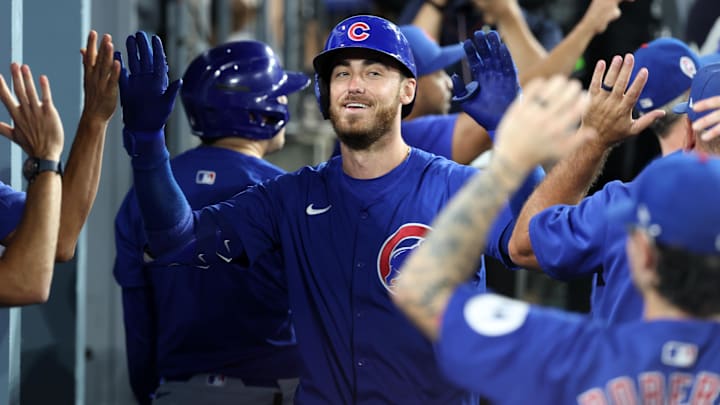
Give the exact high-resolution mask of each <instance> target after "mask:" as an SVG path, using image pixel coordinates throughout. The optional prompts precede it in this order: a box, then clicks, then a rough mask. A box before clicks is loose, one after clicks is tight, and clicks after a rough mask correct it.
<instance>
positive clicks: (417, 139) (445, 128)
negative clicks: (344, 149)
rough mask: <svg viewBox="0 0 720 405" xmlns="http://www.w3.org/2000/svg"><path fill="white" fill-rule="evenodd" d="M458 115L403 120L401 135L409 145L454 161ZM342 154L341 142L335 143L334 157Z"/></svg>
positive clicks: (428, 116) (427, 116)
mask: <svg viewBox="0 0 720 405" xmlns="http://www.w3.org/2000/svg"><path fill="white" fill-rule="evenodd" d="M457 119H458V114H449V115H426V116H423V117H418V118H413V119H411V120H403V121H402V123H401V125H402V126H401V131H400V132H401V133H402V137H403V140H404V141H405V143H407V144H408V145H410V146H412V147H414V148H418V149H422V150H424V151H425V152H430V153H433V154H435V155H438V156H442V157H444V158H447V159H451V160H452V144H453V133H454V132H455V123H456V122H457ZM339 154H340V142H338V141H335V147H334V149H333V153H332V156H338V155H339Z"/></svg>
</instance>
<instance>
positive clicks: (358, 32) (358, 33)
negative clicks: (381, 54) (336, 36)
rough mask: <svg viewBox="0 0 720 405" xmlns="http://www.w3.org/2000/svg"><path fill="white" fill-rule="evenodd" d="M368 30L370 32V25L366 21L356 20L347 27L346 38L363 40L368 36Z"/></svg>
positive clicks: (357, 40)
mask: <svg viewBox="0 0 720 405" xmlns="http://www.w3.org/2000/svg"><path fill="white" fill-rule="evenodd" d="M368 32H370V26H369V25H367V23H364V22H360V21H358V22H356V23H353V25H351V26H350V28H348V38H350V40H351V41H356V42H359V41H364V40H366V39H368V38H370V34H368Z"/></svg>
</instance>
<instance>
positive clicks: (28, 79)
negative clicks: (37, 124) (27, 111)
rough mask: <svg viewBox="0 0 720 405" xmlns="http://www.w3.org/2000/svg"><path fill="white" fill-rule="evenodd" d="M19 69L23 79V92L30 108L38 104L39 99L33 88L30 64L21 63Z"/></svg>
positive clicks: (33, 82) (33, 81)
mask: <svg viewBox="0 0 720 405" xmlns="http://www.w3.org/2000/svg"><path fill="white" fill-rule="evenodd" d="M20 70H21V72H22V77H23V81H24V82H25V92H26V96H27V100H28V105H29V107H30V108H35V107H37V106H38V105H39V104H40V100H39V99H38V96H37V91H36V90H35V80H33V77H32V72H31V71H30V66H28V65H23V66H22V67H21V69H20Z"/></svg>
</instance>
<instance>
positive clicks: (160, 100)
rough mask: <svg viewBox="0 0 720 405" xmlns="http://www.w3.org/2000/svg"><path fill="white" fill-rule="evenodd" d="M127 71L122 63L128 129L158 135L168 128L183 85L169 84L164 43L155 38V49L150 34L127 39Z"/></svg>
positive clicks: (121, 84) (122, 97)
mask: <svg viewBox="0 0 720 405" xmlns="http://www.w3.org/2000/svg"><path fill="white" fill-rule="evenodd" d="M126 45H127V54H128V68H129V70H130V73H129V74H128V71H127V69H126V68H125V66H124V65H123V64H122V58H121V56H120V53H119V52H116V53H115V59H117V60H119V61H120V64H121V68H122V69H121V72H120V103H121V105H122V109H123V122H124V123H125V129H126V130H128V131H131V132H156V131H158V130H160V129H162V128H163V127H164V126H165V122H166V121H167V119H168V116H169V115H170V113H171V112H172V109H173V106H174V105H175V96H176V95H177V92H178V90H179V89H180V86H181V84H182V83H181V81H180V80H176V81H174V82H172V83H170V85H168V66H167V60H166V57H165V51H164V50H163V46H162V42H161V41H160V38H159V37H158V36H157V35H153V36H152V48H151V45H150V41H149V40H148V38H147V35H146V34H145V33H144V32H142V31H140V32H138V33H136V34H135V35H134V36H133V35H131V36H128V38H127V43H126Z"/></svg>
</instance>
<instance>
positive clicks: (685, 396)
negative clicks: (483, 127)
mask: <svg viewBox="0 0 720 405" xmlns="http://www.w3.org/2000/svg"><path fill="white" fill-rule="evenodd" d="M525 94H526V95H531V94H532V97H539V98H540V100H548V98H552V97H556V94H557V91H556V92H543V93H541V94H540V95H536V94H533V93H531V92H530V91H527V92H525ZM544 97H547V98H544ZM544 102H547V103H549V101H544ZM557 104H560V106H562V104H561V103H555V104H549V105H551V106H552V107H551V108H553V107H556V105H557ZM558 107H559V106H558ZM565 108H567V109H570V108H572V107H571V106H570V105H565ZM527 109H528V110H531V108H530V107H528V108H527ZM512 113H513V109H511V110H509V112H508V116H510V115H511V114H512ZM535 113H536V114H537V115H539V114H538V112H535ZM560 113H561V110H560V109H559V108H556V109H555V114H560ZM523 118H524V119H525V120H524V121H523V123H524V124H526V125H530V124H535V125H533V128H545V126H555V124H556V122H555V120H556V118H558V119H560V120H561V122H562V114H560V115H559V116H558V117H556V116H555V115H554V114H551V115H550V116H549V117H532V116H529V115H525V116H524V117H523ZM509 126H510V125H508V127H509ZM506 128H507V127H506V126H505V125H502V124H501V126H500V129H499V131H498V138H499V140H498V142H497V144H496V146H495V160H494V161H493V162H492V164H491V166H490V167H489V168H488V170H487V171H486V172H484V173H482V174H480V175H478V176H477V178H476V179H473V180H472V181H471V182H470V183H469V184H468V185H467V187H466V188H464V189H463V190H462V191H461V192H460V193H458V194H457V196H456V197H455V198H454V199H453V200H452V201H451V202H450V203H449V204H448V206H447V208H446V209H445V210H444V211H443V212H442V213H441V215H440V216H439V217H438V220H437V221H436V223H435V224H434V226H433V228H434V230H433V232H432V233H431V234H430V235H429V236H428V237H427V239H426V241H425V242H424V243H423V245H422V246H421V247H420V248H419V249H417V250H416V251H415V252H414V253H413V255H412V256H411V257H410V259H408V261H407V262H406V264H405V266H404V267H403V269H402V275H401V276H400V277H399V280H398V283H397V290H396V295H395V296H394V298H395V301H396V302H397V303H398V305H399V306H400V307H401V308H402V309H403V310H405V312H406V313H407V314H408V315H409V316H410V318H411V319H413V320H414V321H415V323H416V324H417V325H418V326H419V327H420V328H421V330H423V331H424V332H425V333H426V334H427V335H428V336H429V337H430V338H432V339H434V340H436V341H437V342H436V348H437V358H438V362H439V363H440V365H441V367H442V369H443V371H444V372H445V374H446V375H447V376H448V378H450V380H451V381H452V382H454V383H456V384H458V385H459V386H461V387H465V388H466V389H468V390H472V391H474V392H478V393H479V394H481V395H482V396H483V397H485V398H486V399H487V400H488V401H489V402H490V403H493V404H573V403H576V404H580V405H585V404H587V405H595V404H635V403H637V404H639V403H643V404H680V403H683V404H715V403H717V400H718V397H719V396H720V340H718V339H717V336H718V335H719V334H720V296H718V294H717V290H718V286H719V285H720V244H718V241H719V240H720V216H719V215H717V214H716V213H715V212H716V209H717V206H718V204H720V160H718V159H716V158H709V157H708V156H707V155H696V154H694V153H687V154H685V153H678V154H674V155H671V156H669V157H666V158H663V159H659V160H657V161H655V162H653V163H652V164H650V165H649V166H648V167H647V168H646V169H645V170H644V172H643V173H641V174H640V176H639V177H638V179H637V180H636V182H635V187H634V189H633V192H632V193H631V195H630V197H629V198H628V199H626V200H625V201H624V204H622V205H620V206H614V207H613V206H606V211H605V212H604V213H603V214H604V218H605V219H606V220H607V221H609V222H613V223H615V224H616V226H618V227H627V226H629V229H630V230H629V231H626V233H627V235H625V236H624V237H623V238H622V240H623V241H624V243H625V244H626V247H627V254H628V256H629V262H630V269H631V278H632V281H633V284H634V285H635V287H636V288H637V289H638V291H639V293H640V294H641V296H642V297H643V301H644V303H645V311H644V314H643V319H642V320H640V319H636V320H633V321H629V322H628V323H625V324H623V325H604V324H602V323H600V322H595V321H593V320H591V319H589V318H588V317H583V316H580V315H576V314H569V313H565V312H562V311H559V310H555V309H546V308H542V307H539V306H534V305H528V304H527V303H524V302H520V301H516V300H512V299H508V298H504V297H502V296H499V295H495V294H488V293H478V292H477V291H472V290H470V289H468V288H466V286H462V285H460V283H461V282H462V280H463V279H464V278H465V277H467V276H468V275H470V274H472V272H473V267H474V265H473V264H474V262H475V261H476V260H478V259H479V255H478V254H477V250H476V249H475V246H477V245H478V244H482V243H483V242H484V239H485V235H486V233H487V231H488V229H489V227H490V224H492V219H493V215H494V214H495V213H496V212H497V211H498V210H499V209H500V206H501V203H502V201H503V199H504V197H506V196H507V194H508V193H509V192H510V191H511V190H513V189H514V188H515V187H517V185H518V184H519V183H520V181H522V177H521V175H522V174H523V173H526V172H527V170H529V168H530V167H531V166H529V165H528V162H529V161H530V162H531V161H533V159H537V160H535V161H542V160H543V159H545V158H547V157H548V156H552V153H554V151H553V149H554V147H555V146H556V145H557V144H558V143H559V144H560V145H563V141H565V142H567V140H566V139H567V138H566V136H567V135H566V134H563V133H562V132H561V133H560V134H559V139H560V141H559V142H558V141H555V143H553V142H552V138H549V137H546V136H545V135H544V134H543V132H544V131H537V133H536V132H531V133H528V134H526V135H524V138H523V136H521V135H519V134H522V128H520V131H519V133H518V134H513V133H512V132H510V131H506V130H505V129H506ZM556 128H557V127H556ZM515 129H517V128H515ZM505 137H507V138H508V139H505ZM563 138H565V139H563ZM521 141H522V142H521ZM543 141H544V142H543ZM506 145H507V147H505V146H506ZM560 148H561V149H562V146H561V147H560ZM498 155H499V156H498ZM498 157H500V159H498ZM437 269H442V270H443V271H437ZM518 381H520V382H521V387H518Z"/></svg>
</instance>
